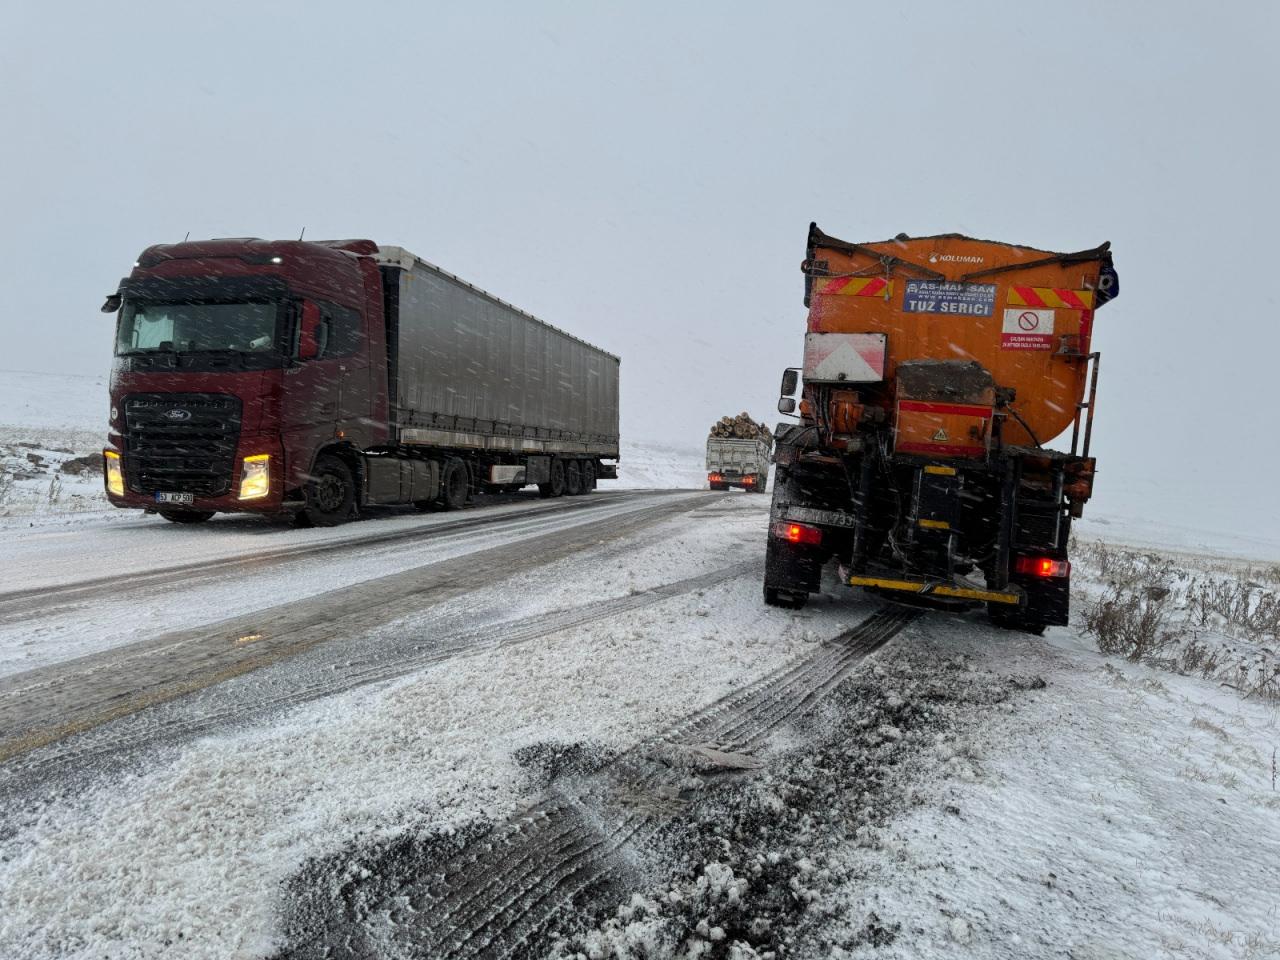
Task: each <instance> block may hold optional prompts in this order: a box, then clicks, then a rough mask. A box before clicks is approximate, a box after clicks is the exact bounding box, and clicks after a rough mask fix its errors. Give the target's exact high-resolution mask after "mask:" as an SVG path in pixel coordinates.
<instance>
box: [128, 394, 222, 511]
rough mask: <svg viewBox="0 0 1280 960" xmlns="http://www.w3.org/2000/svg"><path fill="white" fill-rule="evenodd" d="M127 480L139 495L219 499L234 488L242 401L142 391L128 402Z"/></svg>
mask: <svg viewBox="0 0 1280 960" xmlns="http://www.w3.org/2000/svg"><path fill="white" fill-rule="evenodd" d="M124 422H125V445H126V453H127V456H126V457H125V458H124V459H125V479H126V481H127V482H128V484H129V488H130V489H131V490H133V491H134V492H135V493H144V494H152V493H156V492H157V491H166V492H174V493H193V494H195V495H197V496H201V497H218V496H221V495H222V494H224V493H227V492H228V491H229V490H230V489H231V468H232V466H233V465H234V464H235V457H236V445H237V444H238V443H239V440H240V399H239V398H238V397H228V396H223V395H220V394H216V393H139V394H134V395H133V396H130V397H126V398H125V401H124Z"/></svg>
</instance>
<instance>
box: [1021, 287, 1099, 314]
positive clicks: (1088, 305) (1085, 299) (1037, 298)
mask: <svg viewBox="0 0 1280 960" xmlns="http://www.w3.org/2000/svg"><path fill="white" fill-rule="evenodd" d="M1009 305H1010V306H1012V307H1049V308H1054V309H1065V310H1092V309H1093V291H1092V290H1069V289H1066V288H1063V287H1017V286H1015V287H1010V288H1009Z"/></svg>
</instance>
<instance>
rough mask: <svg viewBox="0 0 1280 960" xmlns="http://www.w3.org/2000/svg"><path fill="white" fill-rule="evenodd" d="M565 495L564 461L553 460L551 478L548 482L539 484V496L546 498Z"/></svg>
mask: <svg viewBox="0 0 1280 960" xmlns="http://www.w3.org/2000/svg"><path fill="white" fill-rule="evenodd" d="M563 495H564V461H563V460H552V461H551V479H550V480H549V481H548V482H547V483H540V484H538V496H540V497H542V499H543V500H546V499H547V498H548V497H560V496H563Z"/></svg>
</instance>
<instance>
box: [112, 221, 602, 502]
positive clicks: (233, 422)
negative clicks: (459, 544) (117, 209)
mask: <svg viewBox="0 0 1280 960" xmlns="http://www.w3.org/2000/svg"><path fill="white" fill-rule="evenodd" d="M102 309H103V311H104V312H110V313H115V314H117V336H116V350H115V365H114V368H113V371H112V377H111V414H110V427H109V436H108V442H107V446H106V449H105V450H104V451H103V454H104V458H105V484H106V489H107V497H108V499H109V500H110V501H111V503H113V504H115V505H116V506H118V507H133V508H142V509H144V510H147V511H151V512H157V513H159V514H160V515H161V516H163V517H165V518H166V519H169V520H172V521H174V522H183V523H193V522H199V521H202V520H207V519H208V518H209V517H211V516H213V515H214V514H215V513H219V512H229V513H259V514H267V515H273V516H281V517H293V518H295V519H297V520H298V521H300V522H303V523H313V524H322V525H329V524H334V523H340V522H342V521H345V520H348V519H351V518H352V517H354V516H356V515H358V513H359V511H360V508H361V507H363V506H366V505H376V504H407V503H412V504H415V505H417V506H418V507H420V508H422V509H427V508H430V507H440V508H444V509H454V508H457V507H459V506H461V505H462V504H463V503H465V502H466V500H467V499H468V497H469V496H470V495H472V494H474V493H478V492H484V491H507V492H509V491H513V490H517V489H519V488H520V487H523V486H525V485H528V484H537V486H538V489H539V492H540V493H541V494H542V496H544V497H556V496H560V495H562V494H570V495H574V494H582V493H587V492H589V491H591V490H592V489H594V488H595V485H596V481H597V480H600V479H608V478H614V477H616V476H617V468H616V461H617V459H618V371H619V361H618V358H617V357H616V356H614V355H612V354H609V353H606V352H605V351H603V350H600V349H598V348H596V347H593V346H591V345H590V344H588V343H586V342H584V341H582V340H580V339H578V338H576V337H573V336H571V335H569V334H567V333H565V332H563V331H561V330H558V329H557V328H555V327H552V326H550V325H549V324H546V323H543V322H542V321H540V320H538V319H537V318H535V317H532V316H530V315H529V314H527V313H524V312H523V311H520V310H517V309H516V308H515V307H513V306H511V305H510V304H508V303H506V302H504V301H502V300H499V299H498V298H496V297H493V296H491V295H490V294H487V293H485V292H484V291H483V290H479V289H477V288H476V287H473V286H471V285H470V284H468V283H465V282H464V281H462V280H460V279H458V278H457V277H455V276H453V275H452V274H449V273H447V272H445V271H443V270H441V269H439V268H438V267H434V266H432V265H431V264H429V263H427V262H425V261H423V260H421V259H420V258H418V257H416V256H414V255H413V254H411V253H409V252H407V251H405V250H403V249H401V248H399V247H380V246H379V245H378V244H376V243H374V242H373V241H371V240H342V241H319V242H316V241H306V242H303V241H265V240H258V239H226V240H206V241H194V242H184V243H178V244H166V245H159V246H152V247H149V248H147V249H146V250H145V251H144V252H143V253H142V255H141V256H140V257H139V258H138V262H137V263H136V264H135V265H134V269H133V271H132V273H131V274H130V275H129V276H128V277H127V278H125V279H124V280H123V281H121V284H120V287H119V289H118V291H117V292H116V293H115V294H113V295H111V296H109V297H108V298H107V302H106V303H105V304H104V305H103V308H102ZM606 461H613V462H606Z"/></svg>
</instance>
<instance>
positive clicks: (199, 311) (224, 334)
mask: <svg viewBox="0 0 1280 960" xmlns="http://www.w3.org/2000/svg"><path fill="white" fill-rule="evenodd" d="M279 314H280V305H279V304H277V303H270V302H266V301H263V302H251V303H137V302H131V301H127V300H126V301H125V304H124V308H123V310H122V311H121V313H120V327H119V331H118V334H117V337H116V355H117V356H121V357H127V356H138V355H140V354H148V353H212V352H218V353H221V352H228V351H229V352H235V353H272V352H278V344H279V336H278V333H277V330H278V323H277V320H278V317H279Z"/></svg>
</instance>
